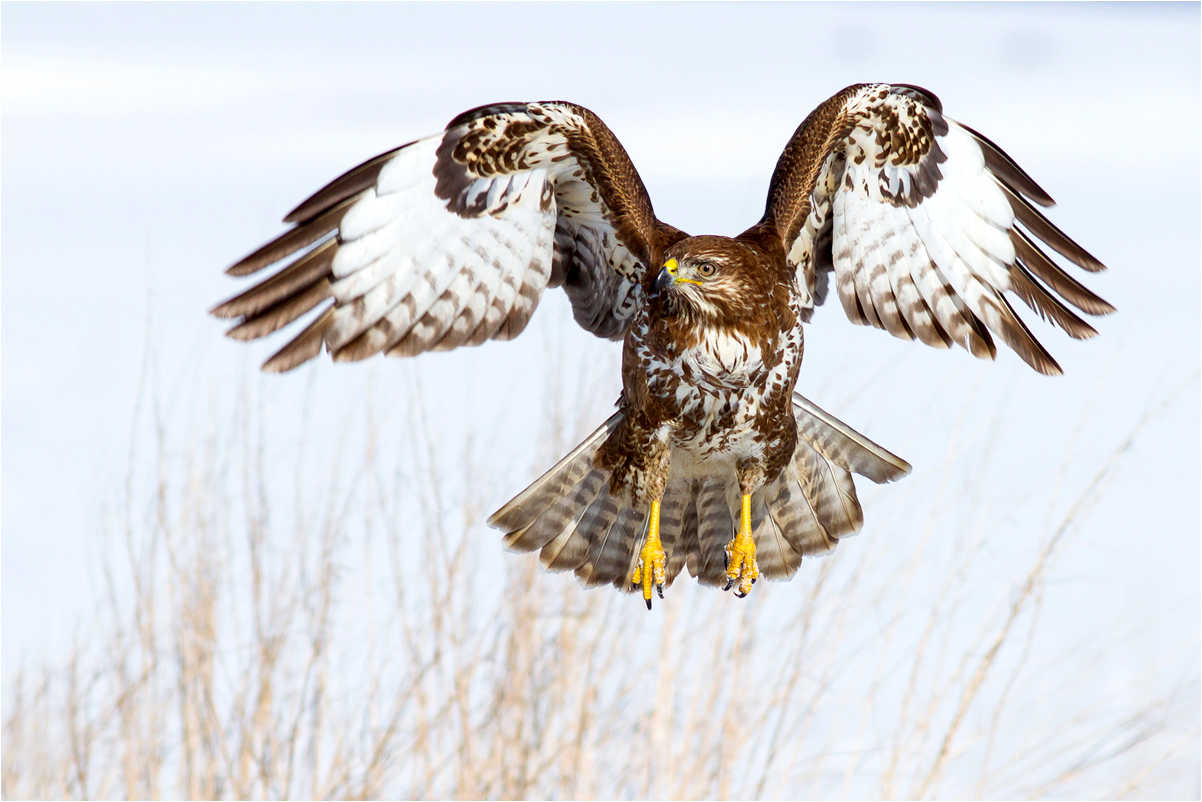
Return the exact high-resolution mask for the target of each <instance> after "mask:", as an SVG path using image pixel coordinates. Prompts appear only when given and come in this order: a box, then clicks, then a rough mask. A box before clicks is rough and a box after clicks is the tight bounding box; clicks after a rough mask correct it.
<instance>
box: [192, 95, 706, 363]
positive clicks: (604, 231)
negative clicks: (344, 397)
mask: <svg viewBox="0 0 1202 802" xmlns="http://www.w3.org/2000/svg"><path fill="white" fill-rule="evenodd" d="M285 222H288V223H292V224H294V227H293V228H292V229H290V230H289V231H287V232H285V233H284V234H283V235H281V236H280V237H278V238H276V239H275V240H273V241H272V242H270V243H268V244H267V245H264V246H263V247H262V248H260V249H258V250H257V251H255V252H254V253H252V254H250V255H249V256H247V257H246V258H244V259H242V260H240V261H239V262H238V263H236V264H235V265H233V266H232V267H230V268H229V269H228V271H227V272H229V273H230V274H231V275H235V276H245V275H249V274H252V273H256V272H258V271H260V270H262V269H264V268H266V267H268V266H270V265H273V264H277V263H284V262H287V263H286V264H284V266H283V267H282V268H281V269H280V270H278V271H277V272H276V273H275V274H274V275H272V276H271V277H269V278H268V279H266V280H264V281H262V282H260V283H259V284H257V285H255V286H254V287H252V288H251V289H249V290H247V291H246V292H243V293H241V294H240V295H238V296H236V297H234V298H231V299H230V300H228V301H226V302H224V303H222V304H220V305H218V306H217V307H216V308H215V309H213V310H212V311H213V314H215V315H217V316H219V317H226V318H236V319H238V322H237V323H236V324H235V325H234V327H233V328H232V329H230V331H229V332H228V333H229V335H230V336H232V337H235V338H238V339H254V338H258V337H263V336H266V335H268V334H271V333H273V332H275V331H277V330H279V329H281V328H283V327H284V326H287V325H289V324H291V323H293V322H294V321H296V320H298V319H299V318H301V317H302V316H304V315H305V314H307V313H310V312H314V310H317V311H316V313H315V315H314V319H313V320H312V321H311V322H310V324H309V325H308V326H307V327H305V328H304V329H303V330H302V331H301V332H300V333H299V335H297V336H296V337H294V339H293V340H292V341H291V342H289V343H288V344H287V345H286V346H285V347H284V348H283V349H282V350H281V351H280V352H279V353H277V354H276V355H274V356H273V357H271V358H270V359H269V360H268V361H267V362H266V363H265V364H264V369H266V370H271V371H284V370H290V369H292V368H294V367H296V366H297V365H299V364H301V363H303V362H305V361H307V360H308V359H312V358H313V357H315V356H317V354H319V353H320V351H321V348H322V346H323V345H324V346H325V347H326V348H327V349H328V350H329V351H330V352H331V353H332V354H333V356H334V359H335V360H337V361H348V360H360V359H364V358H366V357H369V356H371V355H373V354H376V353H380V352H385V353H387V354H389V355H393V356H413V355H416V354H419V353H422V352H425V351H431V350H433V351H438V350H449V349H452V348H457V347H459V346H464V345H478V344H480V343H483V342H484V341H486V340H489V339H501V340H504V339H511V338H513V337H515V336H517V335H518V334H519V333H520V332H521V331H522V330H523V329H524V328H525V326H526V324H527V322H528V321H529V319H530V316H531V315H532V314H533V312H534V309H535V307H536V306H537V305H538V303H539V300H540V299H541V297H542V293H543V291H544V290H545V289H546V288H547V287H557V286H561V285H562V286H564V288H565V290H566V291H567V293H568V296H569V299H570V300H571V302H572V306H573V309H574V312H575V316H576V319H577V321H578V322H579V323H580V324H581V325H582V326H583V327H584V328H586V329H588V330H589V331H591V332H593V333H595V334H597V335H599V336H604V337H611V338H616V337H621V336H622V335H624V334H625V332H626V330H627V328H629V324H630V321H631V319H632V317H633V314H634V312H635V310H636V309H637V307H638V305H639V304H640V303H641V300H642V286H641V284H642V280H643V277H644V275H645V273H646V265H647V264H648V261H649V260H650V259H652V258H653V257H654V258H658V254H659V253H660V252H662V249H663V248H664V247H666V244H669V243H670V242H671V241H674V239H678V238H679V237H681V236H683V234H682V233H681V232H678V231H676V229H673V228H672V227H671V226H667V225H665V224H663V223H660V222H659V221H658V220H656V218H655V215H654V212H653V210H652V208H651V202H650V200H649V198H648V197H647V193H646V189H645V188H644V187H643V184H642V181H641V180H640V179H639V176H638V173H637V171H635V169H634V166H633V165H632V164H631V163H630V159H629V157H628V156H627V155H626V152H625V150H623V149H622V146H621V144H620V143H618V141H617V139H616V138H615V137H614V136H613V134H612V133H611V132H610V131H609V129H608V128H606V127H605V125H604V123H602V122H601V121H600V120H599V119H597V118H596V116H595V115H593V114H592V113H591V112H589V111H588V110H587V109H584V108H582V107H579V106H575V105H572V104H567V103H530V104H501V105H494V106H487V107H481V108H480V109H475V110H473V111H470V112H467V113H466V114H462V115H460V116H459V117H457V118H455V120H452V122H451V124H450V125H449V126H448V127H447V130H446V131H445V132H444V133H443V134H440V135H438V136H434V137H429V138H427V139H422V140H418V141H416V142H412V143H410V144H408V145H405V146H403V147H400V148H397V149H395V150H392V151H389V152H388V153H384V154H381V155H380V156H377V157H375V158H374V159H371V160H369V161H367V162H364V163H363V164H361V165H360V166H359V167H356V168H355V169H353V170H351V171H349V172H347V173H346V174H344V175H343V176H341V177H339V178H338V179H336V180H334V181H333V182H331V183H330V184H328V185H327V186H326V187H324V188H323V189H322V190H320V191H319V192H317V193H316V194H315V195H314V196H313V197H311V198H309V199H308V200H306V201H305V202H304V203H302V204H301V205H300V206H298V207H297V208H296V209H294V210H293V211H292V212H291V213H289V214H288V215H287V217H285ZM287 260H291V261H290V262H289V261H287ZM319 307H321V308H320V309H319Z"/></svg>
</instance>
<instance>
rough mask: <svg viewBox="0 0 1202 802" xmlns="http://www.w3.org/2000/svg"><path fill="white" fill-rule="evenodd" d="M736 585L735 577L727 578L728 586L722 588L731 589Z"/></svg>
mask: <svg viewBox="0 0 1202 802" xmlns="http://www.w3.org/2000/svg"><path fill="white" fill-rule="evenodd" d="M734 586H735V581H734V580H733V579H728V580H726V587H724V588H722V590H724V591H727V590H730V589H731V588H733V587H734Z"/></svg>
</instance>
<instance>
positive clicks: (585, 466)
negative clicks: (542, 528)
mask: <svg viewBox="0 0 1202 802" xmlns="http://www.w3.org/2000/svg"><path fill="white" fill-rule="evenodd" d="M621 420H622V413H620V412H616V413H614V414H613V415H612V416H610V418H609V420H607V421H606V422H605V423H603V424H601V426H600V427H598V428H597V430H596V431H594V432H593V433H592V434H590V435H589V436H588V437H586V438H585V439H584V442H583V443H581V444H580V445H578V446H576V447H575V448H574V449H572V451H571V453H569V454H568V455H567V456H566V457H564V458H563V459H561V460H560V461H559V462H557V463H555V466H554V467H552V468H551V470H549V471H547V472H546V473H544V474H543V475H542V476H540V477H539V478H538V479H536V480H535V481H534V483H533V484H531V485H530V486H529V487H527V488H526V489H525V490H523V491H522V492H521V493H518V495H517V496H515V497H514V498H513V499H512V500H511V501H510V502H509V503H508V504H506V505H505V506H504V507H502V508H501V509H499V510H497V511H496V512H494V513H493V514H492V515H491V516H489V518H488V525H489V526H491V527H493V528H495V529H500V530H501V531H503V532H507V533H508V534H507V535H506V536H505V537H506V543H505V545H506V546H509V547H510V548H512V549H515V550H517V551H533V550H534V549H540V548H542V547H543V546H544V545H546V542H545V541H544V542H543V543H539V544H538V545H532V544H531V542H530V541H527V540H525V539H523V538H522V537H521V536H520V533H521V530H525V529H526V528H527V527H529V526H530V525H531V524H532V523H534V522H535V520H536V519H537V518H538V517H539V516H540V515H542V514H543V512H545V511H546V510H547V508H548V507H550V506H551V505H552V504H554V503H555V502H556V501H558V500H559V499H561V498H563V496H564V495H566V494H567V493H568V492H569V491H570V490H571V489H572V488H573V487H575V486H576V484H577V483H578V482H580V480H581V479H583V478H584V475H585V474H586V473H588V472H589V470H591V469H592V468H593V455H594V454H596V453H597V449H599V448H601V444H602V443H604V442H605V438H606V437H608V436H609V433H610V432H612V431H613V430H614V429H616V428H617V426H618V423H619V422H620V421H621Z"/></svg>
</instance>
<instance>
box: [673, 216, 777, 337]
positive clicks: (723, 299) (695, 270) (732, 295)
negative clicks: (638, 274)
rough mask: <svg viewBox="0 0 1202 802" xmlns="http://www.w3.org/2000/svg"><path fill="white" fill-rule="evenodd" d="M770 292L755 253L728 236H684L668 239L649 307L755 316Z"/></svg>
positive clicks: (725, 320)
mask: <svg viewBox="0 0 1202 802" xmlns="http://www.w3.org/2000/svg"><path fill="white" fill-rule="evenodd" d="M771 294H772V277H771V274H770V272H769V271H768V270H766V269H765V268H764V265H763V264H762V259H761V258H760V256H759V254H758V253H757V252H756V251H755V250H753V249H752V248H751V247H749V246H747V245H745V244H743V243H742V242H739V241H738V240H733V239H729V238H727V237H713V236H705V237H688V238H687V239H683V240H681V241H680V242H677V243H675V244H674V245H672V246H671V247H670V248H668V250H667V251H666V252H665V254H664V262H663V265H662V266H661V267H660V270H659V273H658V274H657V275H656V277H655V281H654V284H652V286H651V298H652V304H653V308H655V309H657V310H658V311H659V313H660V314H661V315H663V316H665V317H685V318H691V319H693V320H694V321H695V322H697V323H704V324H709V325H714V324H717V325H729V324H737V323H740V322H745V321H748V320H750V319H758V318H759V317H760V316H761V314H762V311H763V310H762V307H763V306H764V304H765V302H766V301H768V299H769V298H770V296H771Z"/></svg>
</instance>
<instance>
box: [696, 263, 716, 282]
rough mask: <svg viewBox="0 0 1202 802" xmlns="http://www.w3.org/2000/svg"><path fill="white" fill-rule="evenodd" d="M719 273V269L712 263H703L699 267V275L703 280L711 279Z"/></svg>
mask: <svg viewBox="0 0 1202 802" xmlns="http://www.w3.org/2000/svg"><path fill="white" fill-rule="evenodd" d="M717 272H718V268H717V267H715V266H714V264H713V263H712V262H702V263H701V264H699V265H697V275H699V276H701V277H702V278H711V277H712V276H713V275H714V274H715V273H717Z"/></svg>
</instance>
